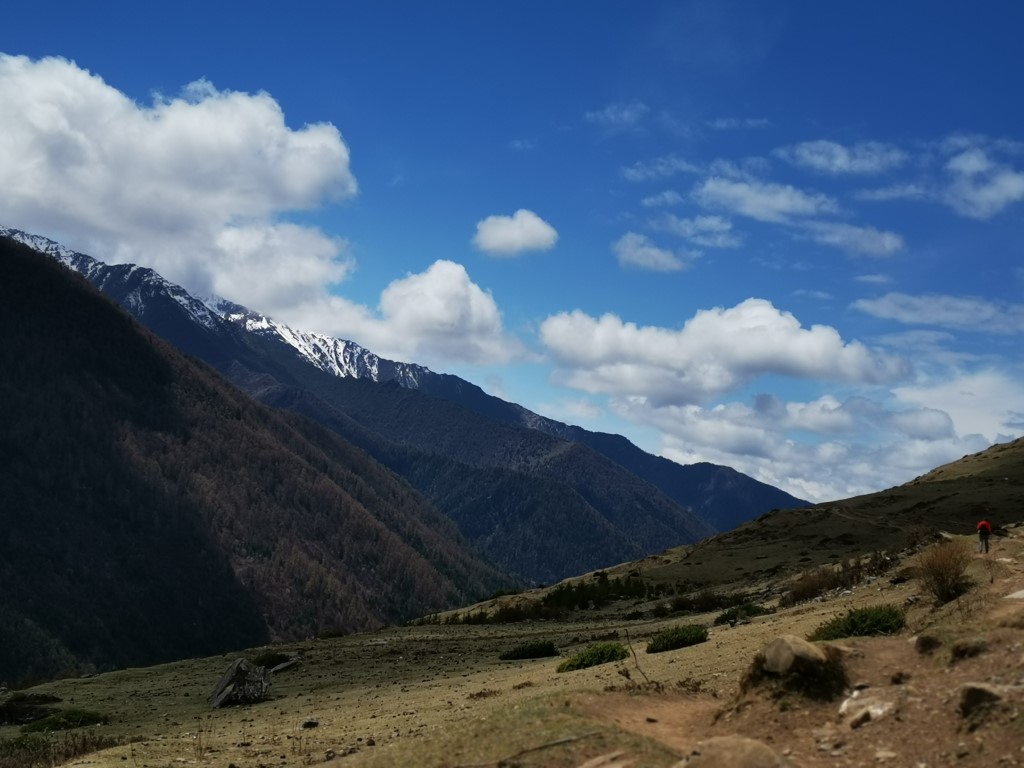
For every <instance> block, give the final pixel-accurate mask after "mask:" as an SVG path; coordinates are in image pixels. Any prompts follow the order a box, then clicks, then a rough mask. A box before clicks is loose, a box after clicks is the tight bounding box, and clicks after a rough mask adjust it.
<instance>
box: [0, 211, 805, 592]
mask: <svg viewBox="0 0 1024 768" xmlns="http://www.w3.org/2000/svg"><path fill="white" fill-rule="evenodd" d="M0 231H2V230H0ZM7 232H8V233H9V234H11V235H12V236H14V237H16V238H18V239H20V240H22V241H24V242H26V243H27V244H29V245H31V246H32V247H33V248H36V249H37V250H40V251H43V252H45V253H48V254H49V255H51V256H53V257H54V258H56V259H58V260H60V261H62V262H63V263H65V264H67V265H68V266H70V267H72V268H73V269H75V270H77V271H79V272H80V273H82V274H84V275H86V276H87V277H88V278H89V279H90V280H91V281H92V282H93V283H94V284H95V285H97V286H98V287H100V288H101V290H103V291H104V292H105V293H106V294H107V295H109V296H110V297H111V298H113V299H115V300H116V301H118V302H119V303H120V304H121V305H122V306H123V307H125V308H126V309H128V310H129V311H130V312H131V313H133V314H134V315H135V316H136V317H137V318H139V319H140V320H141V321H142V322H144V323H145V324H146V325H147V326H148V327H149V328H151V329H152V330H154V331H155V332H157V333H158V334H160V335H161V336H163V337H164V338H165V339H167V340H169V341H171V343H173V344H175V345H176V346H178V347H179V348H180V349H182V350H184V351H186V352H187V353H189V354H192V355H195V356H197V357H200V358H202V359H203V360H206V361H207V362H209V363H210V364H212V365H214V366H215V367H216V368H217V369H218V370H220V371H221V372H222V373H224V374H225V375H226V376H227V377H228V378H229V379H230V380H231V381H232V382H234V383H235V384H236V385H237V386H239V387H240V388H242V389H243V390H245V391H247V392H249V393H250V394H252V395H254V396H256V397H258V398H260V399H262V400H264V402H267V403H270V404H273V405H275V406H279V407H283V408H291V409H294V410H300V411H301V412H303V413H305V414H306V415H308V416H311V417H312V418H314V419H316V420H318V421H320V422H322V423H324V424H327V425H329V426H330V427H331V428H332V429H335V430H337V431H339V432H340V433H341V434H343V435H345V436H346V437H347V438H349V439H350V440H353V441H354V442H356V443H357V444H359V445H360V446H361V447H363V448H365V449H366V450H367V451H369V452H371V453H372V454H373V455H374V456H375V457H376V458H377V459H379V460H380V461H382V462H384V463H385V464H386V465H387V466H389V467H391V468H392V469H394V470H395V471H396V472H399V473H400V474H402V475H403V476H404V477H406V479H408V480H409V482H410V483H412V484H413V485H414V486H415V487H416V488H418V489H419V490H421V491H422V492H423V493H425V494H426V495H427V496H428V498H429V499H430V500H431V501H433V502H434V504H435V505H437V506H438V507H439V508H440V509H441V510H442V511H444V512H445V513H446V514H448V515H450V516H451V517H452V519H454V520H455V521H456V522H457V523H458V525H459V527H460V529H461V530H462V532H463V533H464V534H465V535H466V536H468V537H470V538H471V539H472V541H473V542H474V543H476V544H477V545H478V546H479V547H480V549H481V550H482V551H483V552H485V553H486V554H487V555H488V556H489V557H490V558H491V559H492V561H494V562H496V563H501V564H502V565H503V566H505V567H507V568H509V569H510V571H511V572H513V573H515V574H517V575H519V576H520V577H522V578H525V579H527V580H532V581H540V582H547V581H552V580H557V579H560V578H562V577H565V576H568V575H572V574H573V573H578V572H580V571H586V570H593V569H595V568H599V567H604V566H606V565H608V564H610V563H614V562H617V561H621V560H626V559H632V558H634V557H637V556H638V555H642V554H647V553H651V552H656V551H660V550H661V549H663V548H665V547H666V546H673V545H677V544H685V543H691V542H693V541H696V540H699V539H701V538H704V537H705V536H708V535H710V534H711V533H713V532H714V531H716V530H724V529H728V528H731V527H733V526H735V525H736V524H738V523H740V522H742V521H744V520H747V519H750V518H752V517H756V516H757V515H760V514H762V513H764V512H766V511H768V510H770V509H773V508H777V507H786V506H797V505H800V504H802V503H803V502H801V501H800V500H798V499H796V498H794V497H792V496H790V495H789V494H786V493H784V492H782V491H780V490H778V489H776V488H772V487H771V486H768V485H765V484H763V483H759V482H757V481H755V480H753V479H752V478H750V477H747V476H746V475H743V474H741V473H739V472H736V471H735V470H732V469H730V468H728V467H720V466H716V465H712V464H698V465H692V466H681V465H679V464H676V463H675V462H672V461H669V460H667V459H663V458H660V457H657V456H652V455H651V454H648V453H645V452H644V451H642V450H640V449H639V448H637V447H636V446H635V445H633V444H632V443H630V442H629V441H628V440H626V439H625V438H624V437H621V436H619V435H610V434H603V433H595V432H589V431H587V430H583V429H581V428H579V427H573V426H569V425H566V424H562V423H560V422H557V421H554V420H551V419H547V418H544V417H542V416H539V415H537V414H535V413H532V412H530V411H528V410H526V409H524V408H522V407H521V406H519V405H516V404H514V403H508V402H506V401H503V400H501V399H499V398H496V397H492V396H490V395H487V394H486V393H485V392H483V390H481V389H480V388H479V387H477V386H476V385H474V384H471V383H470V382H467V381H464V380H463V379H460V378H458V377H455V376H450V375H446V374H437V373H434V372H432V371H430V370H428V369H426V368H424V367H422V366H418V365H414V364H406V363H394V362H391V361H387V360H383V359H381V358H378V357H377V356H376V355H374V354H373V353H371V352H369V351H368V350H365V349H363V348H362V347H360V346H359V345H357V344H354V343H353V342H349V341H343V340H339V339H334V338H331V337H326V336H323V335H320V334H314V333H306V332H302V331H297V330H295V329H292V328H289V327H287V326H284V325H283V324H280V323H277V322H275V321H273V320H271V319H269V318H266V317H264V316H262V315H260V314H258V313H256V312H253V311H251V310H248V309H246V308H245V307H241V306H239V305H236V304H232V303H230V302H225V301H223V300H217V301H212V300H208V301H207V302H203V301H199V300H198V299H196V298H194V297H192V296H190V295H189V294H188V293H187V292H185V291H184V290H183V289H182V288H180V287H179V286H176V285H174V284H172V283H169V282H168V281H166V280H164V279H163V278H162V277H161V276H160V275H158V274H157V273H155V272H153V271H152V270H149V269H145V268H140V267H136V266H133V265H119V266H108V265H104V264H102V263H100V262H97V261H96V260H94V259H92V258H90V257H88V256H85V255H83V254H79V253H75V252H73V251H70V250H68V249H66V248H64V247H62V246H60V245H59V244H57V243H54V242H53V241H50V240H47V239H46V238H42V237H39V236H35V235H26V234H25V233H22V232H17V231H14V230H7ZM211 307H213V308H214V309H215V310H216V311H211ZM428 467H429V469H427V468H428ZM437 477H444V478H446V480H445V482H443V483H442V482H439V481H438V480H437V479H436V478H437ZM454 488H458V489H460V492H459V493H458V494H456V493H454V492H452V489H454ZM542 489H543V490H542ZM527 520H528V521H530V525H529V527H524V521H527ZM583 531H587V532H588V535H586V536H584V535H583ZM595 531H601V532H602V535H601V536H597V535H596V534H595V535H589V534H591V533H593V532H595ZM542 532H543V533H542Z"/></svg>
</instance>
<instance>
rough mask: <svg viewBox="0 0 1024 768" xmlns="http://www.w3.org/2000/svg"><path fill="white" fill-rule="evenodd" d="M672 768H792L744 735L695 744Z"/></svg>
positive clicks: (767, 747) (789, 764)
mask: <svg viewBox="0 0 1024 768" xmlns="http://www.w3.org/2000/svg"><path fill="white" fill-rule="evenodd" d="M674 768H794V766H793V763H792V762H790V761H789V760H787V759H786V758H784V757H782V756H781V755H779V754H778V753H777V752H775V750H773V749H772V748H771V747H769V746H768V745H767V744H765V743H764V742H761V741H758V740H756V739H748V738H746V737H744V736H717V737H715V738H713V739H707V740H706V741H701V742H698V744H697V746H696V747H695V748H694V750H693V751H692V752H691V753H690V754H689V755H688V756H687V757H685V758H683V759H682V760H681V761H680V762H678V763H676V765H675V766H674Z"/></svg>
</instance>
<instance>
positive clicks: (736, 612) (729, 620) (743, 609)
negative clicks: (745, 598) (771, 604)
mask: <svg viewBox="0 0 1024 768" xmlns="http://www.w3.org/2000/svg"><path fill="white" fill-rule="evenodd" d="M766 613H771V609H769V608H765V607H764V606H763V605H758V604H757V603H743V604H742V605H734V606H733V607H732V608H730V609H728V610H726V611H722V612H721V613H720V614H718V616H716V617H715V624H716V625H720V624H734V623H736V622H737V621H740V620H741V619H746V618H750V617H751V616H764V615H765V614H766Z"/></svg>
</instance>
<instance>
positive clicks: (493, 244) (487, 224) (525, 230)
mask: <svg viewBox="0 0 1024 768" xmlns="http://www.w3.org/2000/svg"><path fill="white" fill-rule="evenodd" d="M556 242H558V232H556V231H555V228H554V227H552V226H551V225H550V224H548V223H547V222H546V221H544V219H542V218H541V217H540V216H538V215H537V214H536V213H534V212H533V211H528V210H526V209H525V208H520V209H519V210H518V211H516V212H515V213H514V214H513V215H512V216H488V217H487V218H486V219H483V220H482V221H479V222H477V225H476V235H475V236H474V237H473V244H474V245H475V246H476V247H477V248H479V249H480V250H481V251H485V252H487V253H490V254H492V255H495V256H514V255H516V254H518V253H522V252H523V251H546V250H548V249H550V248H552V247H554V245H555V243H556Z"/></svg>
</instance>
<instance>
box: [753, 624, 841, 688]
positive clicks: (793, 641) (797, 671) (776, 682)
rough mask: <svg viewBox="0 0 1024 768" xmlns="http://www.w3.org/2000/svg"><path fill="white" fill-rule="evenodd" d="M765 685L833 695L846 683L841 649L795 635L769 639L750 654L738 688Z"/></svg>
mask: <svg viewBox="0 0 1024 768" xmlns="http://www.w3.org/2000/svg"><path fill="white" fill-rule="evenodd" d="M761 685H768V686H772V687H774V688H781V689H784V690H787V691H792V692H794V693H799V694H802V695H805V696H808V697H811V698H817V699H834V698H835V697H837V696H839V695H840V694H842V693H843V692H844V691H845V690H846V689H847V687H848V686H849V678H848V677H847V674H846V668H845V666H844V665H843V660H842V652H841V651H840V650H839V649H838V648H834V647H832V646H828V645H826V646H824V647H821V646H817V645H815V644H814V643H810V642H808V641H807V640H804V639H803V638H801V637H797V636H796V635H782V636H781V637H777V638H776V639H774V640H772V641H771V642H770V643H768V645H766V646H765V647H764V648H763V649H762V650H761V651H759V652H758V654H757V655H756V656H755V657H754V661H753V663H752V664H751V667H750V670H749V671H748V672H747V674H746V676H745V677H744V678H743V680H742V681H741V682H740V692H741V693H746V692H747V691H749V690H750V689H752V688H755V687H758V686H761Z"/></svg>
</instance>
